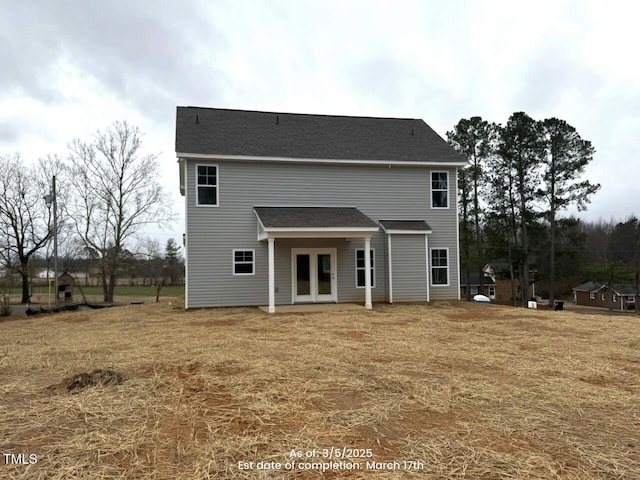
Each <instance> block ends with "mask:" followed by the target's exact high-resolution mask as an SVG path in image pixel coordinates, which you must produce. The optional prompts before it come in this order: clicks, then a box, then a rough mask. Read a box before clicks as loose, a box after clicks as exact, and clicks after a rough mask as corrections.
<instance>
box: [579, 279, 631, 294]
mask: <svg viewBox="0 0 640 480" xmlns="http://www.w3.org/2000/svg"><path fill="white" fill-rule="evenodd" d="M573 290H575V291H576V292H597V291H599V290H612V291H614V292H616V293H618V294H619V295H635V293H636V288H635V286H634V285H630V284H612V285H607V284H606V283H600V282H592V281H589V282H586V283H583V284H582V285H578V286H577V287H573Z"/></svg>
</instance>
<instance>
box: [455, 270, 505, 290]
mask: <svg viewBox="0 0 640 480" xmlns="http://www.w3.org/2000/svg"><path fill="white" fill-rule="evenodd" d="M467 280H468V281H467ZM482 284H483V285H484V286H485V287H487V286H492V285H495V284H496V282H495V280H494V279H493V278H491V277H490V276H488V275H485V276H484V280H483V282H482ZM468 285H471V286H475V285H480V275H478V274H477V273H476V274H473V273H472V274H470V275H469V278H468V279H467V276H466V275H465V274H464V273H461V274H460V286H461V287H466V286H468Z"/></svg>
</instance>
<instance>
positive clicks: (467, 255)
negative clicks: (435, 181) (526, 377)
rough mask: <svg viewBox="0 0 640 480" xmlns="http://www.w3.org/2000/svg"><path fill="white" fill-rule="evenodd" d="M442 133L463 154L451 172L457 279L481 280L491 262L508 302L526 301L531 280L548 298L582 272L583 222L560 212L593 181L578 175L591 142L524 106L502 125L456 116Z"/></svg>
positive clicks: (590, 190) (588, 192) (591, 189)
mask: <svg viewBox="0 0 640 480" xmlns="http://www.w3.org/2000/svg"><path fill="white" fill-rule="evenodd" d="M447 138H448V141H449V143H450V144H451V145H452V146H453V147H454V148H455V149H456V150H457V151H458V152H459V153H460V154H461V155H463V156H464V157H465V158H466V159H467V162H468V163H467V166H466V167H464V168H462V169H461V170H460V172H459V176H458V189H459V204H458V206H459V209H460V227H459V228H460V252H461V253H460V255H461V277H462V283H464V282H465V278H470V277H472V276H475V277H477V276H479V277H480V281H481V282H482V281H483V280H482V279H483V267H484V266H485V265H486V264H489V263H492V262H493V263H496V264H500V265H502V267H503V270H504V274H505V275H506V276H507V277H508V278H509V279H510V280H511V298H512V300H513V302H514V305H515V304H516V303H518V302H520V303H521V304H522V305H523V306H526V302H527V300H528V298H529V297H530V296H531V295H532V294H533V287H532V283H533V282H536V284H537V285H538V290H536V294H547V295H548V297H549V301H550V303H553V301H554V299H555V295H556V291H562V293H564V292H565V291H566V288H567V285H568V283H567V282H573V281H575V279H576V278H579V277H580V276H583V275H584V274H585V273H587V272H586V271H582V272H581V271H580V269H584V268H585V261H587V255H586V251H587V248H588V246H587V238H588V237H589V232H588V227H587V226H586V225H583V224H582V223H581V222H580V221H579V220H577V219H575V218H565V217H562V216H561V214H562V212H563V211H564V210H566V208H567V207H569V206H571V205H573V206H575V207H577V209H578V210H579V211H582V210H585V209H586V207H587V204H588V203H589V201H590V198H591V196H592V195H593V194H594V193H596V192H597V191H598V190H599V188H600V185H599V184H596V183H591V182H590V181H589V180H586V179H583V178H582V177H583V175H584V172H585V167H586V166H587V165H588V164H589V163H590V162H591V161H592V160H593V155H594V152H595V150H594V148H593V146H592V144H591V142H589V141H588V140H584V139H583V138H582V137H581V136H580V135H579V133H578V132H577V130H576V129H575V128H574V127H573V126H571V125H569V124H568V123H567V122H566V121H564V120H560V119H557V118H549V119H545V120H534V119H533V118H531V117H530V116H529V115H527V114H526V113H524V112H515V113H513V114H512V115H511V116H510V117H509V119H508V121H507V123H506V124H504V125H501V124H496V123H491V122H488V121H486V120H483V119H482V118H481V117H471V118H468V119H461V120H460V121H459V122H458V123H457V125H456V126H455V127H454V129H453V130H452V131H450V132H448V133H447ZM557 272H561V274H560V275H558V273H557ZM540 283H542V285H540ZM541 286H543V288H544V290H546V291H543V290H541V289H540V287H541ZM573 286H575V285H573ZM558 288H560V290H558ZM569 288H570V287H569ZM467 291H468V292H469V293H468V294H470V289H467Z"/></svg>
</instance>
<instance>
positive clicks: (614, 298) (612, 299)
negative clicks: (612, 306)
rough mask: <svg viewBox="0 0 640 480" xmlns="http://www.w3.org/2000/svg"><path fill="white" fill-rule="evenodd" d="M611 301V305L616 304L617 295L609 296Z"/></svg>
mask: <svg viewBox="0 0 640 480" xmlns="http://www.w3.org/2000/svg"><path fill="white" fill-rule="evenodd" d="M611 301H612V302H613V303H615V302H617V301H618V295H616V294H615V293H613V294H611Z"/></svg>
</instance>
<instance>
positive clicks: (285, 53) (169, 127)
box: [0, 0, 640, 242]
mask: <svg viewBox="0 0 640 480" xmlns="http://www.w3.org/2000/svg"><path fill="white" fill-rule="evenodd" d="M0 6H1V7H2V14H1V15H0V154H7V153H14V152H18V153H21V154H22V155H23V157H24V158H26V159H37V158H38V157H43V156H45V155H47V154H58V155H60V156H66V152H67V150H66V146H67V143H68V142H69V141H70V140H72V139H74V138H83V139H90V137H91V135H92V134H93V133H94V132H95V131H96V130H97V129H105V128H106V127H108V126H109V125H110V124H111V123H112V122H113V121H115V120H127V121H129V122H130V123H133V124H135V125H138V126H139V127H140V128H141V130H142V131H144V132H145V137H144V146H145V148H146V150H148V151H149V152H155V153H158V154H159V155H160V156H159V159H160V162H161V164H162V168H161V175H162V182H163V184H164V185H165V187H166V190H167V192H168V194H170V195H171V196H172V198H173V200H174V202H173V203H174V210H175V212H176V213H177V214H179V216H180V218H182V217H183V214H182V212H183V199H182V197H180V195H179V192H178V180H177V165H176V158H175V152H174V139H175V108H176V106H177V105H197V106H205V107H223V108H238V109H251V110H267V111H282V112H299V113H324V114H339V115H368V116H391V117H412V118H423V119H424V120H425V121H426V122H427V123H428V124H429V125H431V126H432V127H433V128H434V129H435V130H436V131H437V132H438V133H439V134H440V135H442V136H443V137H444V136H445V135H446V132H447V131H448V130H451V129H452V128H453V126H454V125H455V124H456V123H457V122H458V120H459V119H461V118H467V117H470V116H474V115H479V116H481V117H483V118H484V119H486V120H489V121H493V122H497V123H503V124H504V123H506V121H507V119H508V117H509V116H510V115H511V113H513V112H515V111H525V112H527V113H528V114H529V115H531V116H532V117H533V118H535V119H544V118H548V117H558V118H561V119H564V120H566V121H567V122H569V123H570V124H571V125H573V126H574V127H576V128H577V130H578V132H579V133H580V135H581V136H582V137H583V138H585V139H587V140H590V141H591V142H592V143H593V145H594V147H595V148H596V155H595V159H594V161H593V163H592V165H591V166H590V167H589V168H588V171H587V174H586V178H588V179H590V180H592V181H595V182H600V183H601V184H602V190H601V191H600V192H599V193H598V194H597V195H596V196H595V197H594V198H593V201H592V204H591V206H590V207H589V211H588V212H586V213H582V214H580V216H581V218H584V219H587V220H595V219H598V218H599V217H603V218H605V219H609V218H611V217H612V216H613V217H615V218H616V219H622V218H625V217H627V216H629V215H630V214H636V215H638V214H640V211H639V210H640V209H637V208H636V206H637V204H638V200H637V192H638V188H637V186H636V185H637V183H638V179H640V161H639V160H640V158H639V157H640V153H639V149H638V142H639V140H640V62H639V61H638V58H639V55H638V47H639V46H640V38H639V34H638V31H639V30H640V29H638V28H637V22H638V18H640V3H638V2H634V1H627V2H622V1H620V2H615V1H607V2H605V1H591V2H589V1H553V2H540V1H535V2H522V1H511V2H507V1H505V2H498V1H479V0H478V1H447V2H442V1H438V2H436V1H428V0H424V1H397V0H396V1H372V0H368V1H363V2H359V1H350V0H341V1H328V0H323V1H304V0H297V1H296V0H290V1H235V0H234V1H216V0H210V1H202V2H198V1H193V0H190V1H188V2H187V1H168V0H155V1H139V0H127V1H124V0H122V1H115V0H101V1H88V0H67V1H62V0H60V1H55V0H50V1H43V0H38V1H34V0H20V1H13V0H0ZM182 231H183V224H182V221H181V220H179V221H177V222H176V223H175V224H174V225H172V226H171V227H170V228H169V229H168V230H165V231H164V232H163V233H161V234H160V236H159V238H160V239H161V241H162V242H164V241H166V239H167V238H169V237H170V236H173V237H175V238H176V239H177V238H179V237H180V236H181V234H182Z"/></svg>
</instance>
